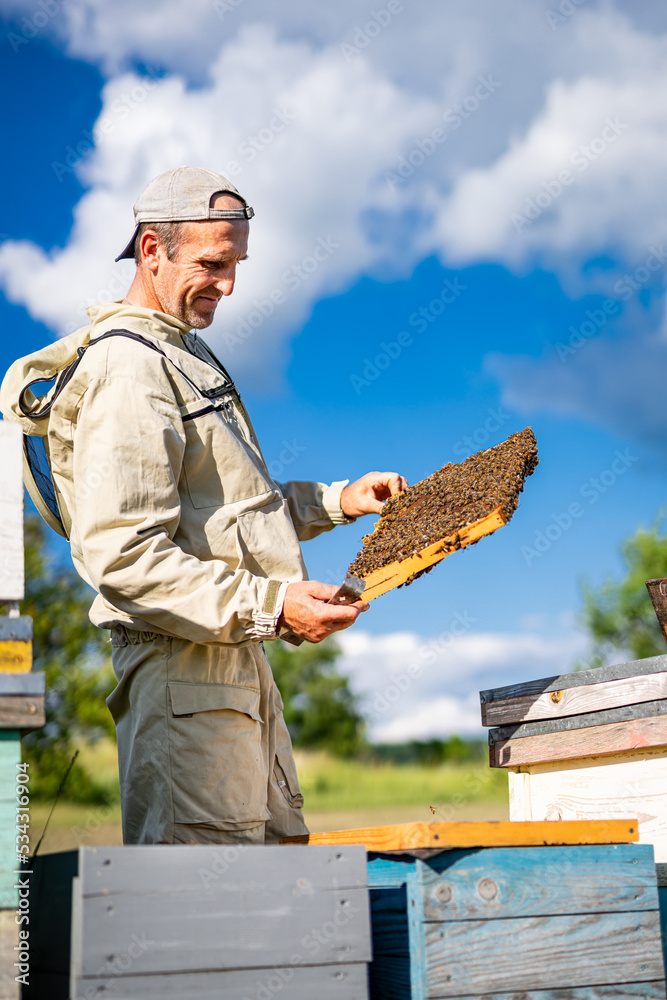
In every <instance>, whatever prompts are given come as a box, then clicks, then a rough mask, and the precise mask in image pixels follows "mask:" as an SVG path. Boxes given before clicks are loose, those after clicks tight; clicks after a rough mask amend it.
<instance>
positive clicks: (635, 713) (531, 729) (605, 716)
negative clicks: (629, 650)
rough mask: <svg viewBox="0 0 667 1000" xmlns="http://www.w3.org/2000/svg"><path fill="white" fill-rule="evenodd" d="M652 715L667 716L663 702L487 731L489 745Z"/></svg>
mask: <svg viewBox="0 0 667 1000" xmlns="http://www.w3.org/2000/svg"><path fill="white" fill-rule="evenodd" d="M653 715H667V699H660V700H659V701H646V702H642V703H641V704H638V705H623V706H621V707H620V708H608V709H606V710H604V711H601V712H587V713H586V714H585V715H573V716H566V717H565V718H563V719H543V720H541V721H540V722H523V723H517V724H515V725H509V726H498V727H497V728H495V729H489V733H488V736H489V745H491V746H492V745H493V744H494V743H500V742H501V741H503V740H517V739H523V738H524V737H526V736H543V735H545V734H546V733H574V736H573V739H575V740H576V739H577V734H576V733H575V730H577V729H590V728H591V726H606V725H611V723H613V722H632V721H634V719H647V718H649V717H650V716H653Z"/></svg>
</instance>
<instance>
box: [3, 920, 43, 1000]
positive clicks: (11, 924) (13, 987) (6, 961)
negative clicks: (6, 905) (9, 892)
mask: <svg viewBox="0 0 667 1000" xmlns="http://www.w3.org/2000/svg"><path fill="white" fill-rule="evenodd" d="M15 916H16V912H15V910H0V1000H19V984H18V983H17V982H16V979H15V978H14V977H15V976H16V968H15V966H14V962H15V961H16V952H15V951H14V948H15V947H18V943H19V929H18V926H17V925H16V923H15V921H14V917H15ZM46 995H47V994H45V996H46Z"/></svg>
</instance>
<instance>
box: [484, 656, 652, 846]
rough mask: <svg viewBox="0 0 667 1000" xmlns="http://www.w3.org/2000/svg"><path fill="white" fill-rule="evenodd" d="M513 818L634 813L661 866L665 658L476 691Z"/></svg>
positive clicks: (613, 816) (607, 816) (492, 757)
mask: <svg viewBox="0 0 667 1000" xmlns="http://www.w3.org/2000/svg"><path fill="white" fill-rule="evenodd" d="M480 698H481V702H482V722H483V723H484V724H485V725H487V726H492V727H493V728H492V729H490V731H489V745H490V764H491V766H492V767H505V768H507V769H508V772H509V791H510V818H511V819H514V820H519V819H521V820H558V819H617V818H623V817H638V819H639V840H640V842H641V843H647V844H652V845H653V847H654V850H655V858H656V862H658V863H659V864H664V863H667V656H654V657H650V658H647V659H644V660H635V661H633V662H631V663H621V664H615V665H614V666H608V667H601V668H600V669H598V670H587V671H582V672H580V673H574V674H564V675H562V676H560V677H547V678H544V679H542V680H537V681H529V682H528V683H525V684H516V685H511V686H509V687H503V688H496V689H494V690H491V691H482V692H481V694H480Z"/></svg>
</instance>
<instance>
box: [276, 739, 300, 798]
mask: <svg viewBox="0 0 667 1000" xmlns="http://www.w3.org/2000/svg"><path fill="white" fill-rule="evenodd" d="M273 776H274V778H275V779H276V782H277V784H278V788H279V789H280V791H281V792H282V793H283V795H284V796H285V798H286V800H287V801H288V802H289V804H290V805H291V806H292V807H293V808H294V809H301V808H302V807H303V795H302V794H301V789H300V787H299V779H298V778H297V774H296V764H295V763H294V757H293V756H292V753H291V751H290V752H289V753H288V752H285V751H281V750H276V759H275V761H274V764H273Z"/></svg>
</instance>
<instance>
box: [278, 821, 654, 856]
mask: <svg viewBox="0 0 667 1000" xmlns="http://www.w3.org/2000/svg"><path fill="white" fill-rule="evenodd" d="M636 839H637V824H636V823H635V822H633V821H632V820H630V819H628V820H622V821H619V822H613V823H611V822H604V823H596V822H592V823H582V824H576V823H571V824H569V823H559V824H558V825H557V826H556V825H554V824H551V823H516V822H509V823H508V822H504V821H499V822H492V823H400V824H398V825H397V826H372V827H367V828H364V829H359V830H337V831H335V832H332V833H311V834H307V835H304V836H300V837H285V838H283V840H282V841H281V843H284V844H363V845H364V846H365V847H366V849H367V850H368V851H401V850H403V851H405V850H416V849H417V848H426V847H437V848H441V849H443V850H444V849H446V848H453V847H531V846H538V845H549V844H621V843H631V842H632V841H634V840H636Z"/></svg>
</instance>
